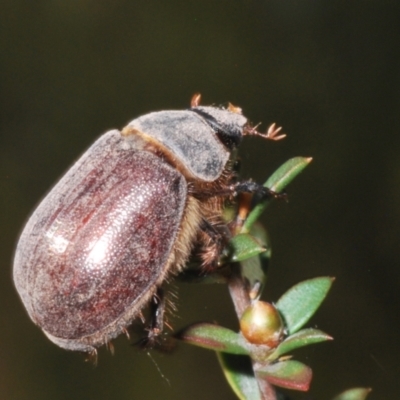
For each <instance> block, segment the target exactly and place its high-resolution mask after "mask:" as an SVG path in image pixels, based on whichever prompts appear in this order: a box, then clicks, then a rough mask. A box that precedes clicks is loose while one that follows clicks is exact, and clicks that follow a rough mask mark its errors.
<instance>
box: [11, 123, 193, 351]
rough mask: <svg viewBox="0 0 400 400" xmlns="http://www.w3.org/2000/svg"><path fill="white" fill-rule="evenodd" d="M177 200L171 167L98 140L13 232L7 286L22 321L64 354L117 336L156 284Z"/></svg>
mask: <svg viewBox="0 0 400 400" xmlns="http://www.w3.org/2000/svg"><path fill="white" fill-rule="evenodd" d="M186 203H187V184H186V181H185V179H184V178H183V176H182V175H181V174H180V173H179V172H178V171H177V170H175V169H173V168H172V167H170V166H169V165H168V164H167V163H165V162H163V161H162V160H161V159H160V158H158V157H157V156H155V155H153V154H151V153H149V152H146V151H137V150H136V149H134V148H132V147H130V146H129V145H127V143H126V141H125V140H124V139H123V138H121V135H120V133H119V132H118V131H110V132H108V133H106V134H104V135H103V136H102V137H100V139H99V140H98V141H97V142H95V143H94V144H93V146H92V147H91V148H89V150H88V151H87V152H86V153H85V154H84V155H83V156H82V157H81V159H80V160H79V161H78V162H77V163H76V164H75V165H74V166H73V167H72V168H71V169H70V170H69V171H68V172H67V174H66V175H65V176H64V177H63V178H62V179H61V181H60V182H59V183H58V184H57V185H56V186H55V187H54V188H53V190H52V191H51V192H50V193H49V194H48V195H47V197H46V198H45V199H44V200H43V201H42V203H41V204H40V205H39V207H38V208H37V209H36V211H35V212H34V214H33V215H32V216H31V218H30V220H29V221H28V224H27V225H26V227H25V229H24V231H23V233H22V235H21V238H20V241H19V243H18V247H17V251H16V256H15V264H14V279H15V283H16V286H17V289H18V291H19V293H20V295H21V297H22V299H23V301H24V303H25V306H26V308H27V310H28V312H29V314H30V316H31V318H32V319H33V320H34V321H35V322H36V323H37V324H38V325H39V326H40V327H41V328H42V329H43V330H44V331H45V333H47V334H48V336H49V337H50V338H51V339H52V340H53V341H55V342H56V343H57V344H59V345H60V346H62V347H66V348H70V349H78V350H88V349H90V348H91V346H98V345H100V344H103V343H104V342H106V341H107V340H108V339H110V338H111V337H114V336H117V335H118V334H119V333H120V331H121V330H122V328H124V327H125V326H121V327H118V328H116V327H115V325H116V324H117V325H118V320H119V319H123V320H124V321H125V322H126V320H131V319H132V318H134V317H135V315H137V314H138V313H139V312H140V309H141V306H142V305H143V304H145V302H146V301H147V300H148V299H149V297H150V296H151V295H152V294H153V293H154V289H155V286H156V285H157V284H159V283H160V281H161V280H162V279H163V278H164V277H165V274H166V269H167V268H168V264H169V263H170V262H171V254H172V249H173V246H174V243H175V241H176V238H177V235H178V234H179V232H180V227H181V224H182V219H183V218H184V211H185V205H186ZM135 304H137V306H134V305H135ZM126 310H129V313H130V314H131V315H127V314H126V313H127V311H126ZM122 325H126V323H124V324H122ZM111 328H112V329H111Z"/></svg>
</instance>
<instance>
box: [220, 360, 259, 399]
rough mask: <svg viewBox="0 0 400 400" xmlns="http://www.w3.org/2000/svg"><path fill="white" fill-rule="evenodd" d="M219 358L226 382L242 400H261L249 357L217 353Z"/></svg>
mask: <svg viewBox="0 0 400 400" xmlns="http://www.w3.org/2000/svg"><path fill="white" fill-rule="evenodd" d="M217 357H218V360H219V363H220V365H221V368H222V371H223V373H224V375H225V378H226V380H227V381H228V383H229V385H230V387H231V388H232V390H233V391H234V393H235V394H236V396H237V397H238V398H239V399H240V400H261V394H260V389H259V386H258V383H257V380H256V378H255V376H254V373H253V368H252V365H251V360H250V358H249V357H246V356H238V355H232V354H227V353H217Z"/></svg>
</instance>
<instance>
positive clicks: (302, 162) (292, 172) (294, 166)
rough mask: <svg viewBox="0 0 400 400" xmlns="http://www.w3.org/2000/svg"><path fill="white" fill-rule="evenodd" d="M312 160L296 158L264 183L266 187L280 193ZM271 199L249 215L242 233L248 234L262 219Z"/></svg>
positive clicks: (257, 206)
mask: <svg viewBox="0 0 400 400" xmlns="http://www.w3.org/2000/svg"><path fill="white" fill-rule="evenodd" d="M311 160H312V159H311V158H306V157H294V158H292V159H290V160H288V161H286V162H285V163H284V164H283V165H281V166H280V167H279V168H278V169H277V170H276V171H275V172H274V173H273V174H272V175H271V177H270V178H269V179H268V180H267V181H266V182H265V183H264V186H265V187H267V188H269V189H271V190H273V191H274V192H276V193H280V192H282V191H283V189H284V188H285V187H286V186H287V185H288V184H289V183H290V182H291V181H292V180H293V179H294V178H295V177H296V176H297V175H298V174H299V173H300V172H301V171H303V169H304V168H305V167H306V166H307V165H308V164H309V163H310V162H311ZM270 200H271V199H270V198H269V199H266V200H264V201H261V202H260V203H259V204H257V205H256V206H255V207H254V209H253V210H252V211H251V213H250V214H249V215H248V217H247V219H246V221H245V223H244V224H243V227H242V229H241V232H242V233H248V232H249V231H250V229H251V226H252V225H253V224H254V222H255V221H257V220H258V218H260V215H261V214H262V213H263V212H264V210H265V208H266V207H267V205H268V204H269V203H270Z"/></svg>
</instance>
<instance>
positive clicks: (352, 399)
mask: <svg viewBox="0 0 400 400" xmlns="http://www.w3.org/2000/svg"><path fill="white" fill-rule="evenodd" d="M370 392H371V389H370V388H353V389H348V390H346V391H345V392H342V393H340V394H339V395H337V396H335V397H334V398H333V399H332V400H365V399H366V398H367V396H368V395H369V394H370Z"/></svg>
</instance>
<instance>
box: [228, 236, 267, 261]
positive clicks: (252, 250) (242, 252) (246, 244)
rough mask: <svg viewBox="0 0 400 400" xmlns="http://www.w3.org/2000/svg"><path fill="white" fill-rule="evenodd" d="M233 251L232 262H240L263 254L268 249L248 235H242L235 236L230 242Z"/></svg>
mask: <svg viewBox="0 0 400 400" xmlns="http://www.w3.org/2000/svg"><path fill="white" fill-rule="evenodd" d="M229 244H230V247H231V248H232V250H233V254H232V257H231V261H233V262H240V261H243V260H246V259H248V258H251V257H255V256H257V255H258V254H260V253H263V252H264V251H265V250H266V249H265V247H264V246H262V245H261V244H260V242H259V241H258V240H257V239H256V238H254V237H253V236H251V235H249V234H247V233H240V234H238V235H236V236H234V237H233V238H232V239H231V241H230V242H229Z"/></svg>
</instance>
